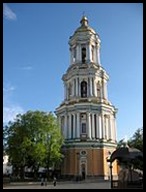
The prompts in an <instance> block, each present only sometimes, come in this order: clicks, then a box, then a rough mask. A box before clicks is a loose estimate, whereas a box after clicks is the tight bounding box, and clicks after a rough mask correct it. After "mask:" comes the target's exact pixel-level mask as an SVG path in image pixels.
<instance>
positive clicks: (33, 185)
mask: <svg viewBox="0 0 146 192" xmlns="http://www.w3.org/2000/svg"><path fill="white" fill-rule="evenodd" d="M3 189H110V182H109V181H90V180H85V181H78V182H77V181H59V182H57V185H56V186H54V185H53V183H52V182H48V183H47V185H43V186H41V183H40V182H17V183H16V182H13V183H9V184H6V185H3Z"/></svg>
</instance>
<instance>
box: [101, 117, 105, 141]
mask: <svg viewBox="0 0 146 192" xmlns="http://www.w3.org/2000/svg"><path fill="white" fill-rule="evenodd" d="M101 125H102V126H101V129H102V138H103V139H104V138H105V126H104V115H103V114H101Z"/></svg>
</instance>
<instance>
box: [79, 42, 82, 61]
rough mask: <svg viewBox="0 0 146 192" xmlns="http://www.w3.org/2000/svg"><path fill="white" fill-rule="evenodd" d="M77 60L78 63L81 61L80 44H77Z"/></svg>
mask: <svg viewBox="0 0 146 192" xmlns="http://www.w3.org/2000/svg"><path fill="white" fill-rule="evenodd" d="M78 59H79V60H78V61H79V62H81V60H82V59H81V45H80V44H78Z"/></svg>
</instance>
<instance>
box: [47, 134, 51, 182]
mask: <svg viewBox="0 0 146 192" xmlns="http://www.w3.org/2000/svg"><path fill="white" fill-rule="evenodd" d="M47 147H48V155H47V179H48V181H49V167H50V153H51V135H50V134H48V135H47Z"/></svg>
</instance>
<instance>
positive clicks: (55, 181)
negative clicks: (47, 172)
mask: <svg viewBox="0 0 146 192" xmlns="http://www.w3.org/2000/svg"><path fill="white" fill-rule="evenodd" d="M56 184H57V179H56V177H55V176H54V178H53V185H54V187H55V186H56Z"/></svg>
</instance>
